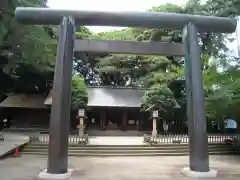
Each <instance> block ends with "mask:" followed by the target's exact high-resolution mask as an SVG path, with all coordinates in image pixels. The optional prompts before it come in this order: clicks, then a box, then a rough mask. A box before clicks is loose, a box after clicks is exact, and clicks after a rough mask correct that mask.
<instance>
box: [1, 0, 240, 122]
mask: <svg viewBox="0 0 240 180" xmlns="http://www.w3.org/2000/svg"><path fill="white" fill-rule="evenodd" d="M42 3H43V4H40V3H39V0H19V1H14V0H8V1H6V0H4V1H1V4H0V7H1V10H0V20H1V21H0V80H1V82H3V84H4V86H1V88H0V90H1V91H0V92H1V94H4V93H6V92H9V91H13V92H16V93H18V92H21V93H47V92H48V91H49V90H50V89H51V87H52V83H53V82H52V81H53V74H54V65H55V61H56V46H57V39H58V27H57V26H25V25H21V24H19V23H18V22H17V21H16V20H15V17H14V9H15V7H17V6H40V5H41V6H43V7H45V6H44V3H45V1H42ZM146 10H147V11H150V12H176V13H189V14H200V15H216V16H224V17H225V16H227V17H235V16H238V15H239V14H240V4H239V2H238V1H237V0H230V1H228V2H226V1H223V0H207V1H205V2H204V3H202V4H201V3H199V1H197V0H189V1H188V2H187V3H186V4H185V6H178V5H174V4H165V5H160V6H156V7H152V8H150V9H146ZM76 30H77V32H76V37H77V38H79V39H91V40H96V39H101V40H129V41H162V42H176V43H181V42H182V32H181V31H175V30H171V29H144V28H141V29H140V28H126V29H123V30H118V31H110V32H101V33H97V34H96V33H93V32H91V31H90V30H89V29H88V28H86V27H77V28H76ZM199 37H200V38H199V39H201V41H199V44H200V46H201V56H202V71H203V79H204V82H203V83H204V89H205V97H206V111H207V118H209V119H221V118H222V117H223V116H226V115H229V116H232V117H233V118H235V119H239V116H240V114H239V113H238V111H237V108H238V105H239V102H240V101H239V97H240V96H239V93H240V90H239V89H240V79H239V77H240V76H239V73H240V71H239V62H240V61H239V58H237V57H230V56H229V55H228V54H229V53H228V48H227V46H226V40H230V41H231V40H232V39H230V38H229V37H228V36H227V35H226V34H215V33H209V32H205V33H200V34H199ZM84 84H85V85H84ZM86 85H87V86H91V85H94V86H96V85H97V86H99V85H105V86H106V85H108V86H131V87H143V88H146V89H147V90H146V93H145V95H144V97H143V98H142V109H143V110H150V109H151V108H153V107H154V108H159V109H160V110H161V111H165V113H166V112H168V116H166V117H168V118H169V119H173V118H174V117H173V114H174V113H173V112H176V107H177V109H178V112H181V113H180V114H178V115H179V117H180V118H182V119H184V118H185V115H186V87H185V80H184V59H183V58H177V57H170V56H167V57H164V56H139V55H125V54H122V55H119V54H107V53H102V54H99V53H76V56H75V58H74V72H73V86H72V87H73V91H72V96H73V108H79V107H80V106H83V105H84V104H85V103H86V87H85V86H86ZM219 102H222V103H219Z"/></svg>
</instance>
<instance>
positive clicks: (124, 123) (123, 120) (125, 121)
mask: <svg viewBox="0 0 240 180" xmlns="http://www.w3.org/2000/svg"><path fill="white" fill-rule="evenodd" d="M126 129H127V112H126V111H125V110H124V111H123V114H122V130H123V131H126Z"/></svg>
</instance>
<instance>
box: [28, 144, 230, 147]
mask: <svg viewBox="0 0 240 180" xmlns="http://www.w3.org/2000/svg"><path fill="white" fill-rule="evenodd" d="M29 145H31V146H38V147H39V146H41V147H43V146H46V147H48V144H47V143H29ZM184 146H185V147H189V145H188V144H157V145H155V144H153V145H148V144H143V145H81V144H69V147H101V148H103V147H108V148H109V147H114V148H118V147H121V148H126V147H131V148H132V147H184ZM219 146H231V145H229V144H223V143H220V144H217V143H216V144H209V145H208V147H219Z"/></svg>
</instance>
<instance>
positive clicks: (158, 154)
mask: <svg viewBox="0 0 240 180" xmlns="http://www.w3.org/2000/svg"><path fill="white" fill-rule="evenodd" d="M21 154H23V155H44V156H47V155H48V153H47V152H24V153H21ZM229 154H231V155H237V154H239V153H236V151H232V152H229V151H227V152H210V153H209V155H229ZM68 155H69V156H75V157H77V156H96V157H107V156H111V157H117V156H188V155H189V154H188V153H187V152H182V153H176V152H174V153H169V152H168V153H148V154H146V153H135V154H117V153H116V154H94V153H69V154H68Z"/></svg>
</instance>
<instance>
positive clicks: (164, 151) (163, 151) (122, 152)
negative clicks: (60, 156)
mask: <svg viewBox="0 0 240 180" xmlns="http://www.w3.org/2000/svg"><path fill="white" fill-rule="evenodd" d="M233 151H235V150H232V149H224V150H217V149H216V150H211V151H209V152H233ZM23 152H24V153H25V152H36V153H37V152H46V153H47V152H48V151H47V150H45V151H39V150H27V149H26V150H24V151H23ZM68 152H69V153H76V154H79V153H93V154H137V153H144V154H151V153H185V152H187V153H188V152H189V151H188V150H178V151H174V150H160V151H146V150H144V151H141V150H139V151H95V150H90V151H85V150H76V151H72V150H70V151H68ZM236 152H237V151H236Z"/></svg>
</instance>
